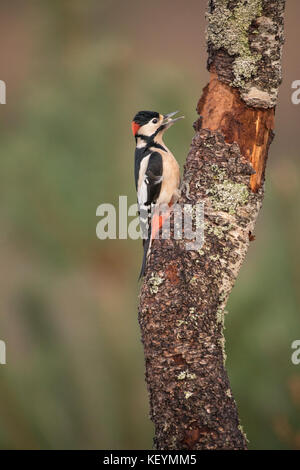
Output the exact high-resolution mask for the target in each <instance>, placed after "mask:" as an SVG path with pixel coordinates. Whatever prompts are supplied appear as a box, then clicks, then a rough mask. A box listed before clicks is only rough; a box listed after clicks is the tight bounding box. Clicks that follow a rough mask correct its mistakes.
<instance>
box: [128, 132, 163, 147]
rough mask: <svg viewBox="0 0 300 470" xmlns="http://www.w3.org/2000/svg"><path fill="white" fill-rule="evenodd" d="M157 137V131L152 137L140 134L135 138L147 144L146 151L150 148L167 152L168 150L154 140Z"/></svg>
mask: <svg viewBox="0 0 300 470" xmlns="http://www.w3.org/2000/svg"><path fill="white" fill-rule="evenodd" d="M156 135H157V131H156V132H155V133H154V134H152V135H150V136H148V135H144V134H138V135H136V136H135V140H136V142H137V139H142V140H143V141H144V142H146V143H147V145H146V146H145V150H146V149H148V148H149V147H155V148H157V149H161V150H164V151H165V152H166V151H167V150H166V149H165V147H163V146H162V145H161V144H159V143H158V142H155V141H154V140H153V139H154V137H155V136H156Z"/></svg>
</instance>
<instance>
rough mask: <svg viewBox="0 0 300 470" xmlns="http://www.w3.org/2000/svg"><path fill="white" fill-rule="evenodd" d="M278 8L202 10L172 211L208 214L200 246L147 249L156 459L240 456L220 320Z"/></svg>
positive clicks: (259, 0) (251, 183) (255, 151)
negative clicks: (190, 118)
mask: <svg viewBox="0 0 300 470" xmlns="http://www.w3.org/2000/svg"><path fill="white" fill-rule="evenodd" d="M284 3H285V2H284V1H283V0H277V1H267V0H248V1H241V0H230V1H226V0H211V1H209V7H208V53H209V57H208V68H209V70H210V72H211V79H210V83H209V84H208V85H207V87H206V88H205V89H204V92H203V95H202V98H201V99H200V101H199V103H198V107H197V111H198V113H199V114H200V115H201V116H200V118H199V119H198V121H196V123H195V130H196V134H195V136H194V138H193V141H192V144H191V148H190V151H189V154H188V156H187V161H186V164H185V169H184V177H183V186H182V195H181V199H180V204H182V205H183V204H197V203H198V202H200V201H202V202H204V204H205V225H204V229H205V231H204V234H205V243H204V245H203V247H202V249H201V250H198V251H188V250H186V245H185V243H186V240H174V239H173V238H171V239H169V240H155V241H154V242H153V246H152V251H151V257H150V260H149V263H148V267H147V270H146V276H145V279H144V282H143V285H142V288H141V295H140V305H139V322H140V327H141V332H142V341H143V345H144V352H145V362H146V380H147V385H148V390H149V395H150V410H151V419H152V420H153V422H154V424H155V446H156V448H157V449H246V447H247V445H246V438H245V435H244V433H243V431H242V429H241V426H240V424H239V419H238V414H237V408H236V404H235V401H234V399H233V396H232V392H231V388H230V385H229V381H228V376H227V372H226V370H225V367H224V364H225V358H226V356H225V351H224V344H225V339H224V335H223V326H224V313H225V310H224V309H225V306H226V303H227V299H228V296H229V294H230V292H231V290H232V287H233V285H234V283H235V280H236V277H237V274H238V272H239V269H240V267H241V264H242V262H243V260H244V258H245V255H246V253H247V249H248V246H249V234H251V233H252V232H253V230H254V226H255V222H256V219H257V216H258V212H259V209H260V207H261V204H262V199H263V181H264V173H265V166H266V160H267V155H268V149H269V145H270V142H271V140H272V137H273V127H274V112H275V108H274V107H275V104H276V100H277V94H278V87H279V84H280V81H281V67H280V59H281V50H282V44H283V10H284Z"/></svg>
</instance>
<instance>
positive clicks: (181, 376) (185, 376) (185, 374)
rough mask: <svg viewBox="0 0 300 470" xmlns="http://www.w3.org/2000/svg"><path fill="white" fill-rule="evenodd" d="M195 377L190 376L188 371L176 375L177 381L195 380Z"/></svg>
mask: <svg viewBox="0 0 300 470" xmlns="http://www.w3.org/2000/svg"><path fill="white" fill-rule="evenodd" d="M196 377H197V376H196V374H191V373H190V372H189V371H188V370H183V371H182V372H180V373H179V374H178V375H177V380H185V379H188V380H195V379H196Z"/></svg>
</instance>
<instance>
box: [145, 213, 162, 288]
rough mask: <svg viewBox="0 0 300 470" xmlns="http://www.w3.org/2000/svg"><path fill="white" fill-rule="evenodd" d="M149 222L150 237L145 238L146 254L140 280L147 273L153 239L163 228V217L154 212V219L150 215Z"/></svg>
mask: <svg viewBox="0 0 300 470" xmlns="http://www.w3.org/2000/svg"><path fill="white" fill-rule="evenodd" d="M148 224H149V226H148V237H147V238H146V239H145V240H143V247H144V254H143V262H142V267H141V272H140V275H139V280H140V279H141V278H142V277H143V276H144V274H145V269H146V265H147V260H148V258H149V256H150V252H151V245H152V240H153V239H154V238H155V237H156V235H157V233H158V232H159V230H160V229H161V228H162V225H163V217H162V216H161V215H159V214H154V215H153V217H152V220H151V218H150V217H149V220H148Z"/></svg>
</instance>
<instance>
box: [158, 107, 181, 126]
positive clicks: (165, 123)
mask: <svg viewBox="0 0 300 470" xmlns="http://www.w3.org/2000/svg"><path fill="white" fill-rule="evenodd" d="M177 113H178V111H174V112H173V113H169V114H164V115H163V118H164V119H163V122H162V125H163V126H164V128H165V129H168V128H169V127H171V126H172V125H173V124H174V122H176V121H178V120H179V119H184V116H179V117H177V118H175V119H171V118H172V117H173V116H175V114H177Z"/></svg>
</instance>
